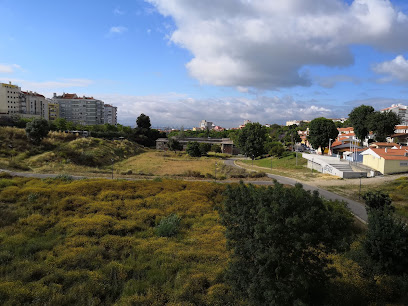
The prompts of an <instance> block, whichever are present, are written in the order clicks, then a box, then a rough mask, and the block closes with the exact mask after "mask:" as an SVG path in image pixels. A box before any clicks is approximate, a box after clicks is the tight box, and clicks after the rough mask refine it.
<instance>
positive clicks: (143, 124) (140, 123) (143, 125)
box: [136, 113, 152, 130]
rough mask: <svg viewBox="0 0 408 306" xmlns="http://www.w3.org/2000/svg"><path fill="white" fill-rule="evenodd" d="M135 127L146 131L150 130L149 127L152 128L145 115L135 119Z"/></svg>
mask: <svg viewBox="0 0 408 306" xmlns="http://www.w3.org/2000/svg"><path fill="white" fill-rule="evenodd" d="M136 125H137V127H138V128H140V129H146V130H150V127H151V126H152V125H151V124H150V117H149V116H146V115H145V114H143V113H142V114H140V116H139V117H137V119H136Z"/></svg>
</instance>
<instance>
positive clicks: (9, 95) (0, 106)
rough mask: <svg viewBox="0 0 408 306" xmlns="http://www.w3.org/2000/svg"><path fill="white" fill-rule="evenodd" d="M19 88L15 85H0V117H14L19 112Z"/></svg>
mask: <svg viewBox="0 0 408 306" xmlns="http://www.w3.org/2000/svg"><path fill="white" fill-rule="evenodd" d="M20 95H21V88H20V87H18V86H17V85H12V84H11V82H9V83H8V84H5V83H0V115H14V114H18V113H19V112H20Z"/></svg>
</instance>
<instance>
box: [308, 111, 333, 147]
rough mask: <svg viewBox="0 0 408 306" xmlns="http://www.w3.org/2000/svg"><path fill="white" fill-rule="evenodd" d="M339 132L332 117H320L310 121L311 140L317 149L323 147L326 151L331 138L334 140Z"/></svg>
mask: <svg viewBox="0 0 408 306" xmlns="http://www.w3.org/2000/svg"><path fill="white" fill-rule="evenodd" d="M338 134H339V132H338V131H337V128H336V125H335V124H334V122H333V121H332V120H330V119H326V118H324V117H320V118H316V119H313V120H312V121H311V122H310V132H309V142H310V143H311V145H312V146H313V148H315V149H317V148H319V147H321V149H322V152H324V150H325V148H326V147H328V146H329V141H330V138H331V139H332V140H334V139H336V137H337V135H338Z"/></svg>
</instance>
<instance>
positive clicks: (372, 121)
mask: <svg viewBox="0 0 408 306" xmlns="http://www.w3.org/2000/svg"><path fill="white" fill-rule="evenodd" d="M400 122H401V120H400V118H399V117H398V115H397V114H396V113H394V112H383V113H381V112H374V113H372V114H371V115H370V116H369V117H368V124H367V127H368V128H369V130H371V131H373V132H374V134H375V139H376V140H377V141H386V138H387V136H390V135H391V134H394V129H395V126H396V125H398V124H400Z"/></svg>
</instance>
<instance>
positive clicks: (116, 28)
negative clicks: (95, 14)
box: [109, 26, 128, 35]
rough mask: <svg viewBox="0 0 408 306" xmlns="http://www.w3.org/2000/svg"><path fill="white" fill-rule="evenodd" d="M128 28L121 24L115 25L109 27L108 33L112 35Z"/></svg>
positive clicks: (121, 32)
mask: <svg viewBox="0 0 408 306" xmlns="http://www.w3.org/2000/svg"><path fill="white" fill-rule="evenodd" d="M127 30H128V29H127V28H126V27H123V26H117V27H111V28H110V29H109V34H111V35H114V34H123V33H124V32H126V31H127Z"/></svg>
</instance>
